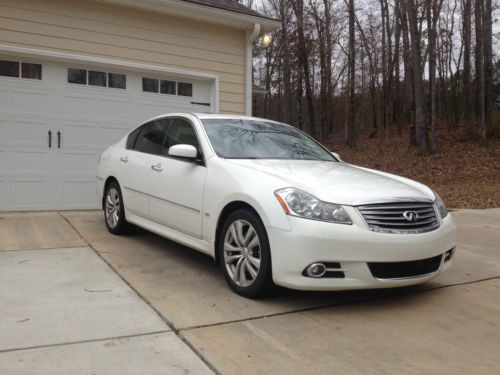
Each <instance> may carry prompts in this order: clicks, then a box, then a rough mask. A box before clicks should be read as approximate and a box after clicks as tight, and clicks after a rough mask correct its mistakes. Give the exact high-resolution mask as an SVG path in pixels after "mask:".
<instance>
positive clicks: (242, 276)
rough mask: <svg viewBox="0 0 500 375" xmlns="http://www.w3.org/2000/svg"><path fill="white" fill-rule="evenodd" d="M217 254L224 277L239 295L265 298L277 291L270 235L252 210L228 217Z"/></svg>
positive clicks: (238, 212)
mask: <svg viewBox="0 0 500 375" xmlns="http://www.w3.org/2000/svg"><path fill="white" fill-rule="evenodd" d="M218 252H219V260H220V266H221V268H222V272H223V273H224V277H225V279H226V281H227V283H228V284H229V287H230V288H231V289H232V290H233V291H235V292H236V293H238V294H239V295H242V296H244V297H247V298H257V297H263V296H265V295H268V294H269V293H271V291H272V290H273V289H274V283H273V280H272V265H271V249H270V246H269V240H268V238H267V232H266V229H265V227H264V224H262V221H261V220H260V218H259V216H258V215H257V214H255V213H254V212H253V211H251V210H249V209H239V210H237V211H235V212H233V213H232V214H230V215H229V217H228V218H227V219H226V221H225V222H224V224H223V226H222V230H221V235H220V240H219V243H218Z"/></svg>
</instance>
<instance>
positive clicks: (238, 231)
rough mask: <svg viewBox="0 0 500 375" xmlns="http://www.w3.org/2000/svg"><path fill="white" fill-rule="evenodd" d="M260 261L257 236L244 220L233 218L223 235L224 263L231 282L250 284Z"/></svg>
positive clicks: (241, 285) (239, 284)
mask: <svg viewBox="0 0 500 375" xmlns="http://www.w3.org/2000/svg"><path fill="white" fill-rule="evenodd" d="M260 263H261V247H260V241H259V236H258V235H257V232H256V231H255V229H254V227H253V226H252V225H251V224H250V223H249V222H248V221H246V220H235V221H234V222H233V223H232V224H231V226H230V227H229V228H228V230H227V232H226V235H225V237H224V264H225V267H226V270H227V272H228V274H229V276H230V277H231V279H232V280H233V282H234V283H235V284H236V285H238V286H240V287H247V286H250V285H251V284H252V283H253V282H254V281H255V279H256V278H257V276H258V274H259V270H260Z"/></svg>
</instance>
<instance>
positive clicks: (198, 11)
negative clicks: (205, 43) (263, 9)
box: [92, 0, 281, 32]
mask: <svg viewBox="0 0 500 375" xmlns="http://www.w3.org/2000/svg"><path fill="white" fill-rule="evenodd" d="M92 1H97V2H100V3H107V4H114V5H121V6H126V7H131V8H136V9H142V10H148V11H153V12H157V13H164V14H171V15H177V16H179V17H184V18H190V19H194V20H199V21H204V22H210V23H215V24H221V25H227V26H232V27H236V28H239V29H246V28H248V27H249V26H251V25H253V24H256V23H258V24H260V26H261V31H262V32H270V31H273V30H275V29H276V28H278V27H280V26H281V22H280V21H279V20H275V19H271V18H266V17H257V16H252V15H247V14H243V13H238V12H233V11H229V10H224V9H219V8H214V7H210V6H205V5H201V4H195V3H189V2H185V1H181V0H92Z"/></svg>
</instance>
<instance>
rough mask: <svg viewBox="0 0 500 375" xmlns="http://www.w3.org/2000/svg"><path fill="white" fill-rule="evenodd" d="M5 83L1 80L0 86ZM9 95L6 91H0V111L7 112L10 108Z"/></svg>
mask: <svg viewBox="0 0 500 375" xmlns="http://www.w3.org/2000/svg"><path fill="white" fill-rule="evenodd" d="M2 84H3V82H2V81H1V80H0V86H1V85H2ZM9 101H10V100H9V94H8V92H7V91H5V90H0V110H7V108H9Z"/></svg>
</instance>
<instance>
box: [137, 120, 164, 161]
mask: <svg viewBox="0 0 500 375" xmlns="http://www.w3.org/2000/svg"><path fill="white" fill-rule="evenodd" d="M164 139H165V127H164V126H163V125H162V123H161V121H152V122H150V123H148V124H146V125H144V126H143V127H142V128H141V132H140V134H139V136H138V137H137V140H136V141H135V144H134V150H135V151H139V152H144V153H146V154H159V153H160V148H161V146H162V144H163V141H164Z"/></svg>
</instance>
